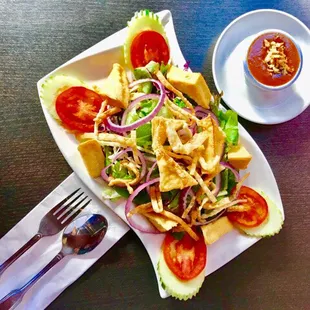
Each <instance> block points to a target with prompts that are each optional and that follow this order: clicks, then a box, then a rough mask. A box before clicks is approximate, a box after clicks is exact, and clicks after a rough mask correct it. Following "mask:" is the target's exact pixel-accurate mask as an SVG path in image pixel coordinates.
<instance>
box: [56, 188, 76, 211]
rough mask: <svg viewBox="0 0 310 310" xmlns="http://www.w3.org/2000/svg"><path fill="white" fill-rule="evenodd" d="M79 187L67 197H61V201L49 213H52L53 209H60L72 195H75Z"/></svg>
mask: <svg viewBox="0 0 310 310" xmlns="http://www.w3.org/2000/svg"><path fill="white" fill-rule="evenodd" d="M80 189H81V188H78V189H77V190H75V191H74V192H73V193H72V194H70V195H69V196H68V197H66V198H65V199H63V200H62V201H61V202H59V203H58V204H57V205H56V206H55V207H54V208H53V209H52V210H51V211H50V213H54V212H55V211H57V210H58V209H60V208H61V207H62V206H63V205H64V204H65V203H66V202H67V201H68V200H69V199H70V198H71V197H72V196H73V195H75V194H76V193H77V192H78V191H79V190H80Z"/></svg>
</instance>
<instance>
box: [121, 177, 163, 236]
mask: <svg viewBox="0 0 310 310" xmlns="http://www.w3.org/2000/svg"><path fill="white" fill-rule="evenodd" d="M158 182H159V178H156V179H153V180H151V181H149V182H146V183H144V184H142V185H140V186H138V187H137V188H136V189H135V190H134V191H133V193H132V194H131V195H130V196H129V198H128V200H127V202H126V205H125V216H126V218H127V221H128V223H129V224H130V226H132V227H133V228H134V229H137V230H139V231H141V232H144V233H148V234H160V233H161V232H160V231H158V230H157V229H156V228H155V227H154V226H153V225H152V224H151V223H150V222H149V221H148V220H147V219H146V218H145V217H143V216H142V215H140V214H134V215H132V216H131V217H128V213H129V212H130V211H131V210H132V209H133V208H134V204H133V200H134V198H135V197H136V196H137V195H138V194H139V193H140V192H141V191H142V190H144V189H145V188H146V187H148V186H150V185H152V184H155V183H158Z"/></svg>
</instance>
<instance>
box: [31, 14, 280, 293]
mask: <svg viewBox="0 0 310 310" xmlns="http://www.w3.org/2000/svg"><path fill="white" fill-rule="evenodd" d="M160 13H161V14H170V18H171V20H172V27H173V29H172V30H173V34H172V35H171V37H173V40H176V43H177V46H176V48H177V50H176V51H175V53H176V55H175V56H177V58H178V57H181V59H180V60H184V61H185V58H184V56H183V53H182V51H181V48H180V45H179V43H178V40H177V36H176V33H175V29H174V24H173V16H172V13H171V12H170V11H169V10H163V11H160V12H157V13H156V14H160ZM122 30H123V29H121V30H119V31H116V32H115V33H114V34H112V35H111V36H113V35H115V34H116V33H118V32H120V31H122ZM111 36H109V37H111ZM109 37H107V38H109ZM107 38H104V39H103V40H101V41H100V42H98V43H96V44H94V45H93V46H91V47H89V48H88V49H86V50H85V51H82V52H81V53H80V54H78V55H76V56H74V57H73V58H72V59H70V60H68V61H66V62H65V63H64V64H62V65H60V66H59V67H57V68H55V69H54V70H52V71H51V72H50V73H48V74H46V75H45V76H44V77H42V78H41V79H40V80H39V81H38V82H37V88H38V93H39V98H40V85H41V83H42V81H44V79H46V78H47V77H49V76H50V75H51V74H54V73H55V72H57V71H58V70H59V69H61V68H63V67H65V66H66V65H69V64H71V63H74V62H75V61H81V60H83V59H85V58H88V57H92V56H94V55H97V54H100V53H102V52H106V51H108V50H110V49H112V48H114V46H113V47H112V48H101V51H98V52H91V53H86V51H89V50H91V49H92V48H94V46H96V45H99V44H100V43H101V42H102V41H104V40H106V39H107ZM40 103H41V107H42V109H43V114H44V116H45V120H46V122H47V125H48V127H49V129H50V131H51V134H52V136H53V139H54V141H55V143H56V144H57V146H58V148H59V150H60V152H61V153H62V155H63V157H64V158H65V160H66V161H67V163H68V164H69V165H70V167H71V169H72V170H73V171H74V172H75V170H74V169H73V167H74V164H72V162H71V160H70V157H69V156H67V154H66V152H65V150H63V149H62V147H61V144H60V143H59V138H57V137H56V134H57V133H56V132H55V130H51V129H52V127H51V124H50V118H51V121H54V119H52V117H51V116H50V115H49V113H48V112H47V109H46V108H45V106H44V105H43V102H41V98H40ZM221 107H223V106H221ZM223 108H224V107H223ZM58 126H59V124H58ZM239 126H240V127H241V130H242V132H243V133H242V135H243V136H244V138H245V139H247V138H250V139H251V140H253V142H254V144H255V146H256V147H257V150H258V152H259V153H260V154H261V155H262V157H263V159H264V160H265V162H266V165H267V168H268V170H269V171H270V173H271V176H272V178H273V182H274V183H275V186H276V191H277V192H276V195H279V202H280V203H281V204H280V205H279V209H280V210H281V212H282V214H283V216H285V214H284V207H283V203H282V199H281V193H280V190H279V187H278V182H277V180H276V178H275V175H274V173H273V171H272V169H271V166H270V164H269V162H268V160H267V158H266V157H265V155H264V153H263V152H262V150H261V149H260V147H259V145H258V144H257V143H256V141H255V140H254V139H253V138H252V136H251V135H250V134H249V133H248V132H247V130H246V129H245V128H244V127H243V126H242V125H241V124H240V123H239ZM76 173H77V175H78V177H79V178H80V174H81V173H79V172H76ZM81 181H82V182H83V183H84V184H85V185H86V186H87V187H88V188H89V189H90V190H91V191H92V192H94V191H93V188H92V187H90V186H89V182H88V181H87V180H83V179H82V180H81ZM94 194H95V195H97V194H96V192H94ZM100 201H101V202H102V203H103V204H104V205H106V206H107V207H109V208H110V209H111V207H110V206H109V205H108V204H107V203H106V202H105V201H103V199H102V197H101V198H100ZM120 205H121V204H120ZM112 211H114V210H112ZM114 213H115V214H116V215H118V214H117V212H115V211H114ZM118 216H119V215H118ZM125 223H126V221H125ZM126 224H127V223H126ZM129 227H130V229H132V230H134V232H135V233H136V234H137V235H138V238H139V239H140V240H141V242H142V243H143V246H144V247H145V249H146V250H147V252H148V254H149V256H150V253H149V250H148V248H147V246H146V245H144V242H143V241H142V239H141V237H140V234H141V233H140V234H139V232H138V231H136V230H135V229H133V228H132V227H131V226H130V225H129ZM251 239H252V241H253V243H251V244H250V245H248V246H247V247H246V248H245V249H244V250H241V251H240V250H238V254H236V255H235V254H233V257H232V258H229V259H228V260H227V261H226V262H224V263H221V265H220V266H219V267H216V269H214V270H213V271H211V272H210V271H208V270H207V268H206V272H205V276H206V277H207V276H208V275H210V274H211V273H213V272H215V271H217V270H218V269H220V268H222V267H223V266H225V265H226V264H227V263H229V262H230V261H232V260H233V259H234V258H236V257H237V256H239V255H240V254H241V253H243V252H244V251H246V250H248V249H249V248H250V247H251V246H252V245H254V244H255V243H256V242H257V241H259V240H260V238H251ZM254 239H255V240H254ZM150 259H151V261H153V259H152V257H150ZM152 264H153V268H154V271H155V274H156V278H157V282H158V285H159V291H160V293H161V289H162V288H161V286H160V282H159V279H158V273H157V269H156V264H155V265H154V263H152ZM167 296H168V295H161V297H162V298H165V297H167Z"/></svg>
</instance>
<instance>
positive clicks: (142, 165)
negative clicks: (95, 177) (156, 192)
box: [101, 147, 146, 182]
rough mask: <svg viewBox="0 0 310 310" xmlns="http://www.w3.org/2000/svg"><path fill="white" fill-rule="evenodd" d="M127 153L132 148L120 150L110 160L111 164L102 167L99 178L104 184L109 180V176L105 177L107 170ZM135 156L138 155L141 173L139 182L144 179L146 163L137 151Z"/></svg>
mask: <svg viewBox="0 0 310 310" xmlns="http://www.w3.org/2000/svg"><path fill="white" fill-rule="evenodd" d="M128 152H132V148H131V147H128V148H126V149H125V150H122V151H121V152H119V153H118V154H116V155H115V156H113V158H112V163H111V164H110V165H108V166H106V167H104V168H103V169H102V171H101V177H102V179H103V180H104V181H106V182H109V181H110V179H109V176H108V175H107V170H108V169H109V168H110V167H111V166H112V165H113V163H114V162H115V161H116V160H117V159H118V158H120V157H121V156H123V155H124V154H126V153H128ZM137 154H138V157H139V159H140V162H141V173H140V180H142V178H144V176H145V174H146V161H145V159H144V156H143V154H142V153H141V152H140V151H139V150H137Z"/></svg>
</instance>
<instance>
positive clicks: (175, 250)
mask: <svg viewBox="0 0 310 310" xmlns="http://www.w3.org/2000/svg"><path fill="white" fill-rule="evenodd" d="M163 252H164V258H165V261H166V263H167V265H168V267H169V269H170V270H171V271H172V272H173V273H174V274H175V275H176V276H177V277H178V278H179V279H181V280H191V279H193V278H195V277H197V276H198V275H199V274H200V272H201V271H202V270H203V269H204V268H205V266H206V262H207V247H206V245H205V243H204V240H203V238H202V237H200V238H199V240H198V241H195V240H193V239H192V238H191V237H190V236H189V235H188V234H185V235H184V236H183V238H182V239H181V240H177V239H175V238H174V237H173V236H172V235H171V234H170V233H167V235H166V237H165V240H164V242H163Z"/></svg>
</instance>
